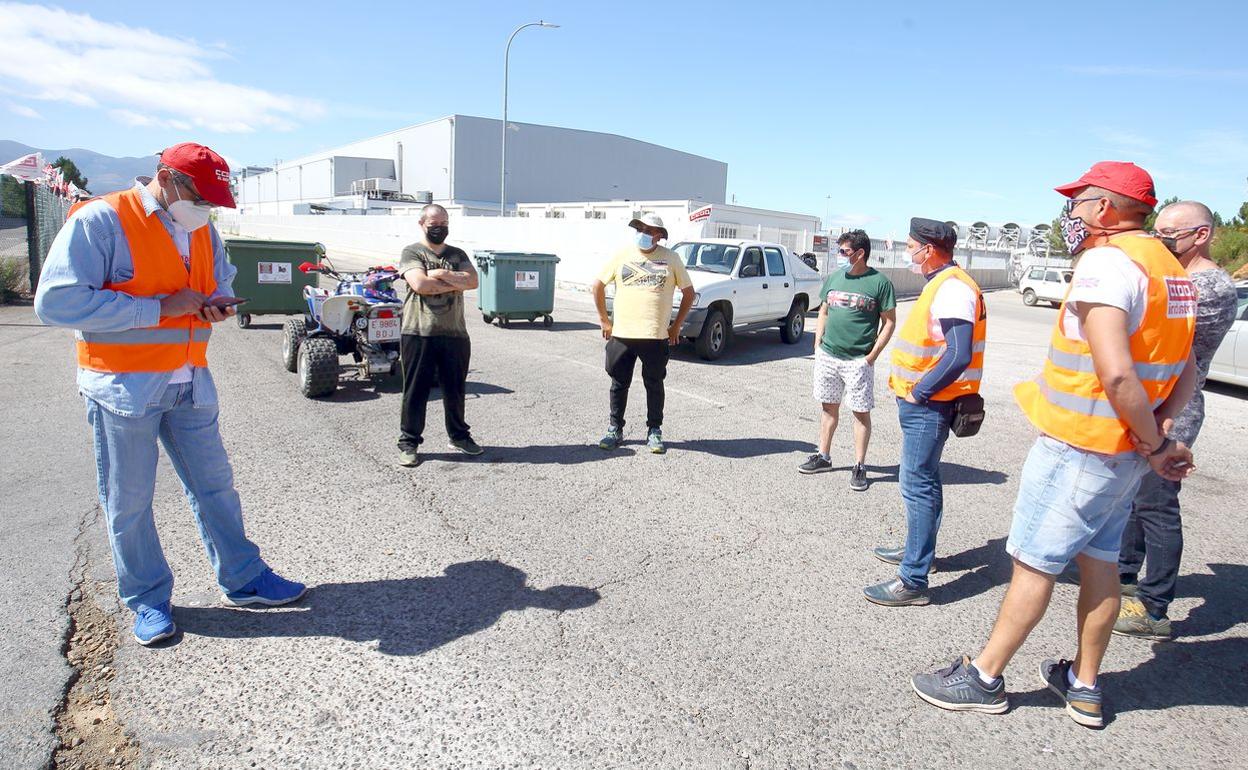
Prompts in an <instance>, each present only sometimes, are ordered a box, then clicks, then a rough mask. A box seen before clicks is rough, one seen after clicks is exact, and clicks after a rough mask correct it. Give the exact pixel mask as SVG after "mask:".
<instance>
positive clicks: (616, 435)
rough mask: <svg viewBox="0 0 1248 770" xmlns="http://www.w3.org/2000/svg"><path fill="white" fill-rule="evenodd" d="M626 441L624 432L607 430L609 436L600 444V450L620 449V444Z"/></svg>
mask: <svg viewBox="0 0 1248 770" xmlns="http://www.w3.org/2000/svg"><path fill="white" fill-rule="evenodd" d="M623 440H624V431H622V430H620V429H619V428H607V435H605V436H603V437H602V440H601V441H599V442H598V448H599V449H619V448H620V442H621V441H623Z"/></svg>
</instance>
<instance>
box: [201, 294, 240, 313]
mask: <svg viewBox="0 0 1248 770" xmlns="http://www.w3.org/2000/svg"><path fill="white" fill-rule="evenodd" d="M244 302H250V300H248V299H245V298H243V297H215V298H213V299H210V300H208V302H207V303H205V304H207V305H208V306H209V307H215V308H221V309H223V310H224V309H225V308H227V307H234V306H235V305H241V304H243V303H244Z"/></svg>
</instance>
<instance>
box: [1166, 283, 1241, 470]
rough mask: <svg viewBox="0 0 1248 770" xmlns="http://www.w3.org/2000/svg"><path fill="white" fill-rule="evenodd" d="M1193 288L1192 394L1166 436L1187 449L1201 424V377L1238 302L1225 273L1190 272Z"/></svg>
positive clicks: (1203, 375) (1206, 370)
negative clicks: (1194, 381)
mask: <svg viewBox="0 0 1248 770" xmlns="http://www.w3.org/2000/svg"><path fill="white" fill-rule="evenodd" d="M1188 277H1190V278H1191V279H1192V283H1193V284H1194V285H1195V286H1196V338H1195V339H1194V340H1193V341H1192V353H1193V354H1195V356H1196V392H1195V393H1193V394H1192V400H1191V401H1188V402H1187V406H1186V407H1184V408H1183V411H1182V412H1180V413H1179V416H1178V417H1176V418H1174V427H1173V428H1171V429H1170V437H1171V438H1173V439H1175V440H1177V441H1182V442H1183V443H1184V444H1187V445H1188V446H1191V445H1192V443H1193V442H1194V441H1196V434H1198V433H1200V426H1201V424H1202V423H1204V421H1205V394H1204V391H1203V390H1202V388H1204V387H1205V378H1206V377H1208V376H1209V364H1210V363H1211V362H1212V361H1213V354H1214V353H1215V352H1216V351H1217V349H1218V345H1221V344H1222V338H1223V337H1225V336H1226V332H1227V330H1229V329H1230V328H1231V323H1232V322H1233V321H1234V320H1235V312H1236V309H1237V304H1238V300H1237V299H1236V296H1235V283H1234V281H1232V280H1231V276H1229V275H1227V273H1226V271H1225V270H1220V269H1216V268H1215V269H1212V270H1200V271H1198V272H1195V273H1190V274H1189V276H1188Z"/></svg>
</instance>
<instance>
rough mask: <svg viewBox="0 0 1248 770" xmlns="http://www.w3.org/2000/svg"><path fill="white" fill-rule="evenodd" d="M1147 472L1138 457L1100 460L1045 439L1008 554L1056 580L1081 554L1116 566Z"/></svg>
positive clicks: (1035, 451)
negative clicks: (1123, 532)
mask: <svg viewBox="0 0 1248 770" xmlns="http://www.w3.org/2000/svg"><path fill="white" fill-rule="evenodd" d="M1147 470H1148V461H1147V460H1145V459H1144V458H1143V457H1141V456H1140V455H1138V454H1136V453H1135V452H1122V453H1120V454H1114V455H1103V454H1097V453H1095V452H1088V451H1085V450H1082V449H1076V448H1075V447H1072V446H1070V445H1069V444H1064V443H1062V442H1061V441H1058V440H1057V439H1054V438H1050V437H1048V436H1041V437H1040V438H1038V439H1036V443H1035V444H1034V445H1033V446H1032V448H1031V451H1030V452H1029V453H1028V454H1027V462H1026V463H1024V464H1023V474H1022V481H1021V482H1020V484H1019V488H1018V501H1017V502H1016V503H1015V504H1014V523H1013V524H1012V525H1011V526H1010V537H1009V540H1007V541H1006V544H1005V550H1006V551H1007V552H1008V553H1009V554H1010V556H1013V557H1014V558H1015V559H1018V560H1019V561H1021V562H1022V563H1024V564H1026V565H1028V566H1029V567H1034V568H1035V569H1038V570H1040V571H1041V572H1047V573H1049V574H1050V575H1057V574H1059V573H1061V571H1062V570H1064V569H1065V568H1066V565H1067V564H1069V563H1070V562H1071V560H1073V559H1074V558H1075V556H1076V555H1078V554H1085V555H1087V556H1090V557H1092V558H1093V559H1098V560H1100V561H1108V562H1115V563H1116V562H1117V561H1118V550H1119V548H1120V547H1121V546H1122V531H1123V529H1124V528H1125V527H1126V525H1127V518H1128V517H1129V516H1130V515H1131V501H1132V500H1133V499H1134V498H1135V493H1136V490H1138V489H1139V487H1140V480H1141V479H1143V478H1144V473H1145V472H1146V471H1147Z"/></svg>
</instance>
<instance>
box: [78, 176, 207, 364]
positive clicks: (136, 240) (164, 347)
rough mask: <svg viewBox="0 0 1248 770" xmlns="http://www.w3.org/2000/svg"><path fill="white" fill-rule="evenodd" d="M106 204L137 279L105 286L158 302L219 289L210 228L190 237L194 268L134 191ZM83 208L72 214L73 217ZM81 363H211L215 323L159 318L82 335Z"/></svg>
mask: <svg viewBox="0 0 1248 770" xmlns="http://www.w3.org/2000/svg"><path fill="white" fill-rule="evenodd" d="M98 200H103V201H104V202H106V203H107V204H108V205H109V206H111V207H112V208H113V210H114V211H116V212H117V217H118V219H119V221H120V222H121V230H122V235H123V237H125V239H126V244H127V245H128V246H129V247H130V256H131V259H132V260H133V263H134V276H133V277H132V278H131V279H130V280H127V281H122V282H120V283H109V284H105V285H104V287H103V288H105V289H108V290H111V291H116V292H120V293H123V294H129V295H130V296H132V297H147V298H151V299H159V298H161V297H166V296H168V295H170V294H175V293H177V292H178V291H180V290H182V289H185V288H187V287H189V288H191V289H194V290H195V291H198V292H200V293H201V294H206V295H211V294H212V293H213V292H214V291H216V288H217V282H216V278H215V277H214V275H213V261H214V253H213V248H212V231H211V228H210V227H201V228H200V229H198V230H196V231H195V232H193V233H191V235H190V265H189V268H188V266H187V263H186V262H183V260H182V256H181V255H180V254H179V253H178V248H177V246H176V245H174V242H173V238H172V237H171V236H170V235H169V231H168V230H166V229H165V226H164V224H163V223H162V222H161V221H160V219H159V218H158V217H157V216H156V215H155V214H154V213H153V214H151V215H148V213H147V211H146V210H145V209H144V208H143V199H142V197H141V196H140V195H139V192H138V191H137V190H135V189H134V188H131V189H129V190H123V191H121V192H116V193H110V194H108V195H105V196H103V197H102V198H100V199H98ZM79 208H81V205H78V206H76V207H75V208H74V209H72V210H71V214H70V216H73V214H74V213H75V212H77V210H78V209H79ZM77 336H78V343H77V348H78V365H79V366H80V367H82V368H84V369H91V370H93V371H97V372H171V371H173V370H175V369H179V368H181V367H183V366H185V365H186V364H191V365H193V366H207V365H208V340H209V338H210V337H211V336H212V325H211V324H209V323H207V322H205V321H201V320H199V319H198V318H196V317H194V316H189V315H185V316H178V317H176V318H161V319H160V323H159V324H157V325H156V326H151V327H148V328H143V329H126V330H124V331H118V332H83V331H80V332H79V333H78V335H77Z"/></svg>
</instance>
